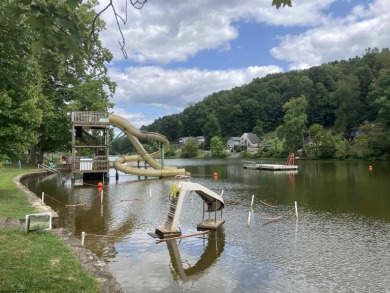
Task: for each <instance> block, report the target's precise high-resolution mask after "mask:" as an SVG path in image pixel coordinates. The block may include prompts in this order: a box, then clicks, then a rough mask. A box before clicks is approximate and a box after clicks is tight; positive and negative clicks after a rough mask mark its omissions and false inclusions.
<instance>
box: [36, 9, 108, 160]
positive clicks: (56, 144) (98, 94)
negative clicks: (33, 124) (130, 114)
mask: <svg viewBox="0 0 390 293" xmlns="http://www.w3.org/2000/svg"><path fill="white" fill-rule="evenodd" d="M65 3H66V2H65ZM56 7H57V9H60V8H61V7H62V6H61V4H60V3H56ZM93 7H94V4H93V2H85V3H84V4H82V5H77V6H76V9H75V11H73V12H72V13H73V14H74V15H75V16H76V19H77V20H78V23H77V25H78V26H80V27H88V26H90V25H91V22H92V20H93V18H94V15H95V12H94V10H93ZM65 8H66V7H64V9H65ZM48 25H50V24H48ZM97 27H98V29H99V30H101V29H103V24H102V23H99V24H98V26H97ZM80 34H81V36H82V37H86V36H87V34H88V30H82V31H81V32H80ZM34 57H35V58H36V60H37V61H38V62H39V65H40V68H41V72H42V79H43V86H42V91H43V94H44V98H43V99H42V100H41V107H42V110H43V112H44V115H45V120H44V121H45V123H42V124H41V125H40V126H39V127H38V128H37V130H36V131H37V132H38V133H39V134H40V136H39V141H38V143H37V144H36V145H34V147H33V148H32V149H31V154H32V156H31V162H32V163H36V162H40V161H42V156H43V154H44V153H45V152H49V151H66V150H69V149H70V142H71V137H72V136H71V135H72V134H71V127H70V112H71V111H76V110H78V111H107V110H108V109H109V108H112V107H113V104H112V103H110V102H109V98H111V97H112V93H113V92H114V91H115V84H114V83H113V82H111V81H110V79H109V78H108V76H107V68H106V66H105V63H106V62H109V61H110V60H111V59H112V54H111V53H110V52H109V51H108V50H107V49H105V48H103V47H102V44H101V42H100V40H99V39H98V38H97V37H96V38H94V40H93V42H91V43H90V44H89V45H88V46H84V47H82V49H80V50H77V51H72V54H70V53H69V52H67V51H63V50H61V49H60V46H59V44H58V43H56V42H54V41H51V42H47V43H45V44H43V46H42V49H41V51H39V52H37V53H36V54H35V55H34Z"/></svg>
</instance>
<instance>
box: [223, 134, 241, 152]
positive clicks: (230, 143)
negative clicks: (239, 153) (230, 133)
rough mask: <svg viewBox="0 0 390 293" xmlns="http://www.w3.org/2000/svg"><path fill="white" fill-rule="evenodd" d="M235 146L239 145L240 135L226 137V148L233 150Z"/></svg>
mask: <svg viewBox="0 0 390 293" xmlns="http://www.w3.org/2000/svg"><path fill="white" fill-rule="evenodd" d="M235 146H241V137H239V136H234V137H231V138H229V139H228V141H227V142H226V149H228V150H230V151H231V152H233V150H234V147H235Z"/></svg>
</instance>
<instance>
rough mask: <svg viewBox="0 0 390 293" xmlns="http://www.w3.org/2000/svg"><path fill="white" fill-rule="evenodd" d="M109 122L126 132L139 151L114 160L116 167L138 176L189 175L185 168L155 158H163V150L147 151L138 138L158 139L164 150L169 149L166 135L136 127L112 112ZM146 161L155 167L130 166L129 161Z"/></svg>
mask: <svg viewBox="0 0 390 293" xmlns="http://www.w3.org/2000/svg"><path fill="white" fill-rule="evenodd" d="M108 120H109V123H110V124H111V125H112V126H115V127H118V128H119V129H121V130H122V131H123V133H125V134H126V136H127V138H128V139H129V140H130V142H131V143H132V145H133V146H134V147H135V149H136V150H137V152H138V155H131V156H120V157H119V158H118V159H116V160H115V162H114V168H115V169H117V170H118V171H121V172H123V173H126V174H133V175H138V176H151V177H173V176H176V175H189V174H188V173H186V170H185V169H178V168H176V167H169V166H164V167H162V165H161V164H160V163H159V162H157V161H156V160H155V159H158V158H161V150H159V151H157V152H154V153H152V154H149V153H148V152H146V150H145V149H144V147H143V146H142V144H141V143H140V142H139V140H138V138H140V139H146V140H156V141H158V142H161V143H162V144H163V145H164V151H165V152H167V151H168V150H169V141H168V140H167V139H166V137H165V136H163V135H161V134H158V133H154V132H144V131H140V130H139V129H137V128H135V127H134V126H133V125H131V124H130V122H128V121H127V120H126V119H124V118H122V117H119V116H117V115H113V114H110V115H109V116H108ZM142 161H145V162H146V163H147V164H148V165H149V166H151V167H152V168H153V169H140V168H136V167H131V166H128V165H127V163H131V162H142Z"/></svg>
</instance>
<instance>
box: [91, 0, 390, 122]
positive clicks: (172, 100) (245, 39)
mask: <svg viewBox="0 0 390 293" xmlns="http://www.w3.org/2000/svg"><path fill="white" fill-rule="evenodd" d="M127 1H129V0H127ZM125 2H126V0H114V5H115V8H116V11H117V12H118V13H120V14H121V15H122V16H124V15H125V14H124V9H123V8H124V3H125ZM107 3H108V0H101V1H100V6H98V7H97V10H99V8H101V7H104V6H105V5H107ZM271 3H272V0H195V1H194V0H179V1H178V0H175V1H173V0H165V1H159V0H148V1H147V2H146V4H145V6H144V7H143V8H142V9H140V10H138V9H134V8H133V7H132V6H130V5H128V6H129V7H128V22H127V23H126V24H125V25H122V26H121V29H122V32H123V34H124V37H125V39H126V46H125V49H126V53H127V55H128V58H127V59H125V58H124V56H123V54H122V52H121V51H120V47H119V45H118V40H120V34H119V31H118V29H117V27H116V22H115V18H114V16H113V12H112V11H111V10H107V11H106V12H105V13H104V14H103V15H102V18H103V19H104V20H105V21H106V30H105V31H104V32H102V34H101V39H102V42H103V45H104V46H105V47H106V48H108V49H109V50H110V51H111V52H112V53H113V55H114V59H113V61H112V62H111V63H110V64H108V68H109V71H108V72H109V73H108V74H109V76H110V77H111V79H112V80H113V81H115V82H116V83H117V91H116V93H115V95H114V98H113V99H112V102H114V103H115V104H116V106H115V107H114V110H113V111H114V113H115V114H117V115H119V116H122V117H124V118H126V119H128V120H129V121H130V122H131V123H132V124H133V125H134V126H135V127H141V126H142V125H148V124H150V123H152V122H153V121H154V120H155V119H157V118H159V117H162V116H165V115H171V114H175V113H179V112H181V111H183V110H184V108H185V107H187V106H188V105H190V104H194V103H196V102H198V101H201V100H202V99H203V98H205V97H207V96H208V95H210V94H212V93H213V92H217V91H220V90H226V89H231V88H234V87H237V86H241V85H243V84H247V83H250V82H251V81H252V80H253V79H254V78H257V77H263V76H265V75H267V74H269V73H275V72H288V71H290V70H300V69H305V68H308V67H311V66H315V65H319V64H322V63H326V62H331V61H334V60H342V59H348V58H352V57H355V56H362V55H363V54H364V53H365V50H366V49H367V48H368V47H370V48H374V47H377V48H379V49H382V48H388V47H390V34H389V33H388V28H389V27H390V1H389V0H295V1H293V7H285V8H280V9H279V10H277V9H276V8H275V7H273V6H271Z"/></svg>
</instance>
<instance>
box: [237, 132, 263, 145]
mask: <svg viewBox="0 0 390 293" xmlns="http://www.w3.org/2000/svg"><path fill="white" fill-rule="evenodd" d="M240 145H241V147H242V148H258V147H260V145H261V142H260V138H259V137H258V136H257V135H256V134H254V133H246V132H245V133H244V134H243V135H241V144H240Z"/></svg>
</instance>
